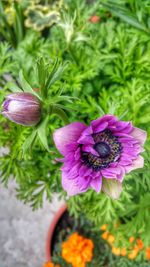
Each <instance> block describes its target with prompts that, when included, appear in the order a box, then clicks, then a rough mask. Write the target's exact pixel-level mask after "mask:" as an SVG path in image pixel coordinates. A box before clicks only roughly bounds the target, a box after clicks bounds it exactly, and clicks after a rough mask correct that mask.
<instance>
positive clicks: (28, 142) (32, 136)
mask: <svg viewBox="0 0 150 267" xmlns="http://www.w3.org/2000/svg"><path fill="white" fill-rule="evenodd" d="M36 134H37V130H34V131H33V132H32V133H31V134H30V135H29V136H28V138H27V139H26V140H25V142H24V144H23V146H22V151H23V154H25V153H26V151H27V150H28V149H29V148H30V147H31V146H32V144H33V142H34V140H35V137H36Z"/></svg>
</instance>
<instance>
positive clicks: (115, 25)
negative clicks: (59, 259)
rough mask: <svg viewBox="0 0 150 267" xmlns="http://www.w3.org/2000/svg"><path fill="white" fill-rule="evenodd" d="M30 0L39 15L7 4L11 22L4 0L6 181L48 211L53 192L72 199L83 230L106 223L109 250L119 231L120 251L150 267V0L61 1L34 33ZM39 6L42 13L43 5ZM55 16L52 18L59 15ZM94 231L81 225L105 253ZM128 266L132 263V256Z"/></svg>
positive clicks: (1, 126)
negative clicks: (149, 3)
mask: <svg viewBox="0 0 150 267" xmlns="http://www.w3.org/2000/svg"><path fill="white" fill-rule="evenodd" d="M29 2H31V3H30V5H31V6H32V8H31V9H30V8H29V9H28V8H27V1H22V2H21V4H20V3H18V2H17V3H16V2H15V3H10V6H9V3H8V6H9V11H10V10H12V11H13V12H12V13H11V14H12V15H13V14H15V16H12V21H10V25H9V20H7V19H8V15H7V11H8V9H7V8H8V6H7V3H4V4H3V5H2V4H0V8H1V11H2V12H1V13H2V14H3V16H2V17H1V18H0V20H1V22H2V27H1V28H0V40H1V43H0V87H1V90H0V100H1V105H2V114H3V115H4V116H2V114H1V116H0V144H1V147H7V151H8V152H7V153H5V155H3V156H2V157H1V158H0V166H1V180H2V182H3V183H4V184H5V185H7V184H8V181H9V178H10V177H14V179H15V180H16V182H17V196H18V198H19V199H20V200H22V201H24V202H25V203H27V202H28V203H30V205H31V206H32V207H33V209H36V208H39V207H42V204H43V199H44V198H45V197H46V198H47V199H48V200H49V201H51V199H52V195H53V193H58V194H59V196H60V197H62V198H64V199H65V201H66V202H67V207H68V211H69V214H71V216H74V218H75V219H73V221H74V223H78V220H79V221H80V220H81V219H82V218H83V224H84V223H85V225H86V224H87V222H88V223H89V225H92V226H91V229H92V228H93V229H95V227H96V229H98V231H99V229H100V228H101V227H103V225H105V224H107V229H106V232H105V233H100V234H99V235H97V236H98V242H99V244H100V246H101V242H102V244H104V246H103V245H102V248H103V247H105V248H106V247H108V249H110V251H111V248H110V247H109V246H106V244H105V242H104V241H103V240H102V239H101V238H100V235H101V234H102V235H103V237H104V238H105V239H107V238H108V237H109V238H108V241H110V239H111V238H110V235H112V236H113V237H114V238H115V243H114V245H113V247H114V248H115V249H116V250H115V249H114V250H113V252H114V253H117V254H119V253H120V250H121V251H122V249H124V248H125V249H126V250H127V251H128V250H129V251H130V247H131V250H132V248H133V247H134V246H141V250H140V251H138V253H137V251H136V253H134V255H132V256H130V258H132V257H133V258H134V256H135V254H137V255H136V262H135V264H138V265H140V264H147V262H146V263H145V262H144V261H145V260H148V257H149V256H148V255H149V246H150V238H149V227H150V226H149V221H150V220H149V209H150V205H149V203H150V196H149V191H150V182H149V154H150V153H149V152H150V146H149V140H148V139H147V141H146V133H148V134H149V131H150V130H149V123H150V118H149V113H150V105H149V102H148V99H149V97H150V90H149V83H150V80H149V77H150V76H149V72H150V66H149V61H148V59H149V42H148V41H149V28H148V23H147V21H148V18H149V14H148V11H147V8H146V7H147V6H146V4H147V1H146V2H144V4H142V5H138V4H136V5H134V4H133V3H128V1H124V3H121V2H120V4H115V3H114V1H105V2H104V1H101V4H100V5H98V4H97V3H95V4H88V5H87V3H86V2H83V4H81V3H80V1H67V0H66V1H64V4H63V7H62V2H61V1H57V3H60V4H61V5H59V6H58V7H57V6H56V8H55V6H54V10H55V15H56V13H57V16H55V19H56V20H54V21H55V22H57V23H53V21H52V20H51V21H50V22H48V24H47V21H45V20H44V19H45V18H43V13H42V14H41V13H40V17H42V21H43V20H44V22H45V23H44V24H43V25H42V27H37V25H39V21H40V22H41V19H40V17H39V18H38V20H37V21H36V22H35V23H36V27H33V24H34V22H33V21H32V23H31V20H30V23H28V26H30V27H29V28H27V27H26V23H25V21H26V20H27V21H28V19H29V17H30V16H29V15H31V11H33V9H34V7H35V8H36V9H35V10H34V11H35V12H34V13H36V14H39V10H38V8H39V5H38V4H37V5H35V4H34V3H33V4H32V1H29ZM37 2H41V1H37ZM46 2H47V1H45V6H46V14H47V12H48V13H49V11H48V10H50V8H51V7H50V6H49V9H48V8H47V4H46ZM90 2H91V1H90ZM106 2H107V3H106ZM145 3H146V4H145ZM60 6H61V7H62V8H61V9H62V10H63V12H62V13H60ZM40 8H41V10H42V11H43V12H44V9H43V6H41V5H40ZM26 9H28V12H27V10H26ZM75 10H76V12H75V13H74V11H75ZM29 11H30V14H29ZM108 12H109V13H108ZM110 13H111V14H110ZM137 14H141V15H140V16H139V15H137ZM49 15H50V18H51V15H52V13H51V14H49ZM27 16H29V17H27ZM56 17H57V18H56ZM36 18H37V17H36ZM48 19H49V17H48ZM122 20H123V21H122ZM124 21H125V22H124ZM51 22H52V23H51ZM127 22H128V23H127ZM29 24H30V25H29ZM47 25H51V27H49V28H47ZM52 25H53V26H52ZM45 27H46V28H45ZM37 28H38V31H35V30H37ZM6 29H9V31H6ZM18 29H19V30H18ZM45 29H46V33H45V32H43V31H45ZM14 36H15V39H14ZM8 74H9V75H8ZM8 78H9V79H8ZM35 88H36V89H35ZM145 141H146V143H145ZM144 150H145V151H144ZM115 225H118V228H116V227H115ZM86 228H87V230H88V233H89V236H88V235H86V233H85V232H84V231H83V232H81V233H80V232H79V231H78V230H79V229H78V228H76V231H77V232H78V233H79V234H80V235H81V236H82V237H84V238H86V239H91V240H93V244H94V247H97V246H96V245H95V243H94V242H95V241H94V240H95V237H93V239H92V237H91V236H90V231H89V228H88V226H87V227H84V229H85V230H86ZM60 232H61V231H60ZM91 232H92V234H93V231H91ZM107 232H108V233H107ZM68 234H69V233H68ZM70 234H73V231H72V230H71V229H70ZM90 237H91V238H90ZM113 237H112V239H113ZM131 237H134V241H133V244H132V243H131V244H132V245H133V247H132V245H130V242H129V240H130V238H131ZM67 238H69V237H67V236H66V237H65V238H64V240H63V241H65V240H67ZM138 240H140V241H138ZM141 242H142V243H141ZM58 246H59V244H58ZM142 246H143V248H142ZM56 247H57V244H56ZM59 247H61V245H60V246H59ZM93 251H94V250H93ZM129 251H128V252H129ZM106 252H107V249H106ZM145 253H146V254H145ZM104 254H105V253H104ZM108 254H109V253H108ZM124 254H125V250H124ZM49 255H50V254H49ZM93 255H94V254H93ZM100 255H101V258H100V259H99V264H101V261H102V259H103V258H102V254H100ZM109 255H110V257H112V254H111V253H110V254H109ZM128 255H129V253H127V254H126V256H128ZM126 256H124V257H123V256H122V257H123V260H122V258H121V260H120V255H118V257H117V259H119V261H120V262H121V261H127V257H126ZM93 259H94V257H93ZM49 260H50V258H49ZM129 260H130V265H132V264H134V262H133V260H134V259H128V261H129ZM106 262H108V260H107V261H106ZM120 262H119V263H117V264H120V265H121V263H120ZM143 262H144V263H143ZM62 264H63V263H62ZM64 264H66V263H64ZM87 264H90V263H89V262H88V263H87ZM91 264H93V262H92V263H91ZM97 264H98V263H97ZM125 264H126V265H127V264H128V262H127V263H125ZM138 265H137V266H138ZM116 266H117V265H116ZM116 266H115V267H116ZM118 266H119V265H118ZM127 266H128V265H127ZM142 267H143V265H142Z"/></svg>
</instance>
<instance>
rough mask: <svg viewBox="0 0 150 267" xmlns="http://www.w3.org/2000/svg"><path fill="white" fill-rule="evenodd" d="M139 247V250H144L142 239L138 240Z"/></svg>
mask: <svg viewBox="0 0 150 267" xmlns="http://www.w3.org/2000/svg"><path fill="white" fill-rule="evenodd" d="M137 245H138V247H139V249H143V248H144V245H143V242H142V240H141V239H137Z"/></svg>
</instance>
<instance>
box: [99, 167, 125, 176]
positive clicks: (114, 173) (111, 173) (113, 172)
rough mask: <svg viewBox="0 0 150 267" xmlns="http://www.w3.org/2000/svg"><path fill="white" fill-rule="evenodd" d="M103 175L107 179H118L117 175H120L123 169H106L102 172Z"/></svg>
mask: <svg viewBox="0 0 150 267" xmlns="http://www.w3.org/2000/svg"><path fill="white" fill-rule="evenodd" d="M101 173H102V175H103V176H104V177H105V178H110V179H112V178H117V175H119V174H120V173H121V168H120V167H119V166H117V167H115V168H111V167H109V168H106V169H103V170H101Z"/></svg>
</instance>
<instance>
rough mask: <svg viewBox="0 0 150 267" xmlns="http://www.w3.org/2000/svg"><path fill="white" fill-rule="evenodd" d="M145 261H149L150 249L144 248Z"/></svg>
mask: <svg viewBox="0 0 150 267" xmlns="http://www.w3.org/2000/svg"><path fill="white" fill-rule="evenodd" d="M146 259H147V260H150V247H147V248H146Z"/></svg>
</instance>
